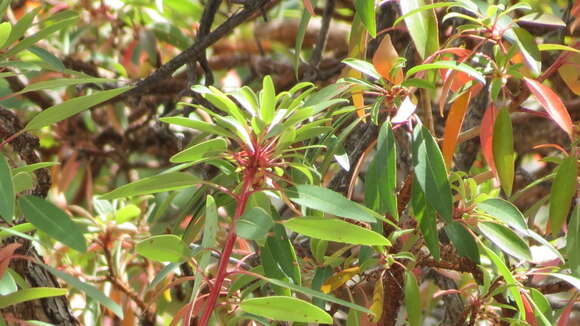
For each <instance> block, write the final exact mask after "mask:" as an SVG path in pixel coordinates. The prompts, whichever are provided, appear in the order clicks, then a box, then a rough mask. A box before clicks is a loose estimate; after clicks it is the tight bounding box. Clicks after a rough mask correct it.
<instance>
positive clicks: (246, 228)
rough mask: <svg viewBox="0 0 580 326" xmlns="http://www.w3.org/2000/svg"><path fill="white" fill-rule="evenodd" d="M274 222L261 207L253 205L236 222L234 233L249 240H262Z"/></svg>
mask: <svg viewBox="0 0 580 326" xmlns="http://www.w3.org/2000/svg"><path fill="white" fill-rule="evenodd" d="M273 225H274V222H273V221H272V217H271V216H270V214H268V213H266V211H265V210H264V209H263V208H260V207H254V208H252V209H250V210H249V211H247V212H245V213H244V215H242V216H241V217H240V219H239V220H238V221H237V222H236V233H237V234H238V236H240V237H242V238H245V239H250V240H263V239H266V236H267V234H268V232H269V231H270V229H271V228H272V226H273Z"/></svg>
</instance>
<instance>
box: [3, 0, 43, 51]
mask: <svg viewBox="0 0 580 326" xmlns="http://www.w3.org/2000/svg"><path fill="white" fill-rule="evenodd" d="M40 9H42V7H41V6H38V7H36V8H34V9H33V10H32V11H30V12H28V13H27V14H26V15H24V16H22V17H21V18H20V19H18V21H17V22H16V25H14V27H12V32H11V33H10V37H8V40H6V42H5V43H4V46H5V47H7V46H9V45H11V44H12V43H14V42H15V41H17V40H18V39H20V38H21V37H22V36H23V35H24V33H26V31H27V30H28V28H30V25H31V24H32V22H33V21H34V17H36V15H37V14H38V12H39V11H40Z"/></svg>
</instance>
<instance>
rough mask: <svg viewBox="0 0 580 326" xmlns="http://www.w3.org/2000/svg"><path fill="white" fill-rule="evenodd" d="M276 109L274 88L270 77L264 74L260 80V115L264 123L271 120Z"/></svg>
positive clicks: (268, 122)
mask: <svg viewBox="0 0 580 326" xmlns="http://www.w3.org/2000/svg"><path fill="white" fill-rule="evenodd" d="M275 111H276V90H275V89H274V82H273V81H272V77H270V76H266V77H264V80H263V81H262V91H260V117H261V118H262V121H264V123H265V124H266V125H268V124H270V122H272V119H273V118H274V113H275Z"/></svg>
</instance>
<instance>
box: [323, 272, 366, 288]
mask: <svg viewBox="0 0 580 326" xmlns="http://www.w3.org/2000/svg"><path fill="white" fill-rule="evenodd" d="M359 272H360V267H359V266H355V267H350V268H347V269H343V270H341V271H340V272H338V273H335V274H333V275H331V276H330V277H329V278H327V279H326V281H324V284H322V286H321V287H320V290H321V291H322V292H324V293H331V292H333V291H334V290H336V289H338V288H339V287H341V286H342V285H343V284H344V283H346V282H348V281H349V280H350V279H351V278H353V276H355V275H357V274H358V273H359Z"/></svg>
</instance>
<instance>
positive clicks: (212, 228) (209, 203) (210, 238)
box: [184, 195, 218, 302]
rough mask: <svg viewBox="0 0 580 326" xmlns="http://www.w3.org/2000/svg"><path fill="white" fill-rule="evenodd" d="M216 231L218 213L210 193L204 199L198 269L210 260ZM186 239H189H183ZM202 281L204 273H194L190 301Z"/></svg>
mask: <svg viewBox="0 0 580 326" xmlns="http://www.w3.org/2000/svg"><path fill="white" fill-rule="evenodd" d="M217 231H218V213H217V207H216V203H215V199H214V198H213V197H212V196H211V195H207V197H206V200H205V220H204V225H203V238H202V240H201V248H202V249H205V250H203V251H202V252H201V257H200V258H199V260H198V268H199V270H205V269H206V268H207V266H209V264H210V261H211V252H210V250H211V248H214V247H215V246H216V245H217V241H216V234H217ZM184 240H186V241H188V240H189V239H184ZM203 282H204V275H203V274H202V273H195V281H194V284H193V290H192V291H191V299H190V301H191V302H195V300H196V299H197V296H198V295H199V290H200V289H201V285H202V284H203Z"/></svg>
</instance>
